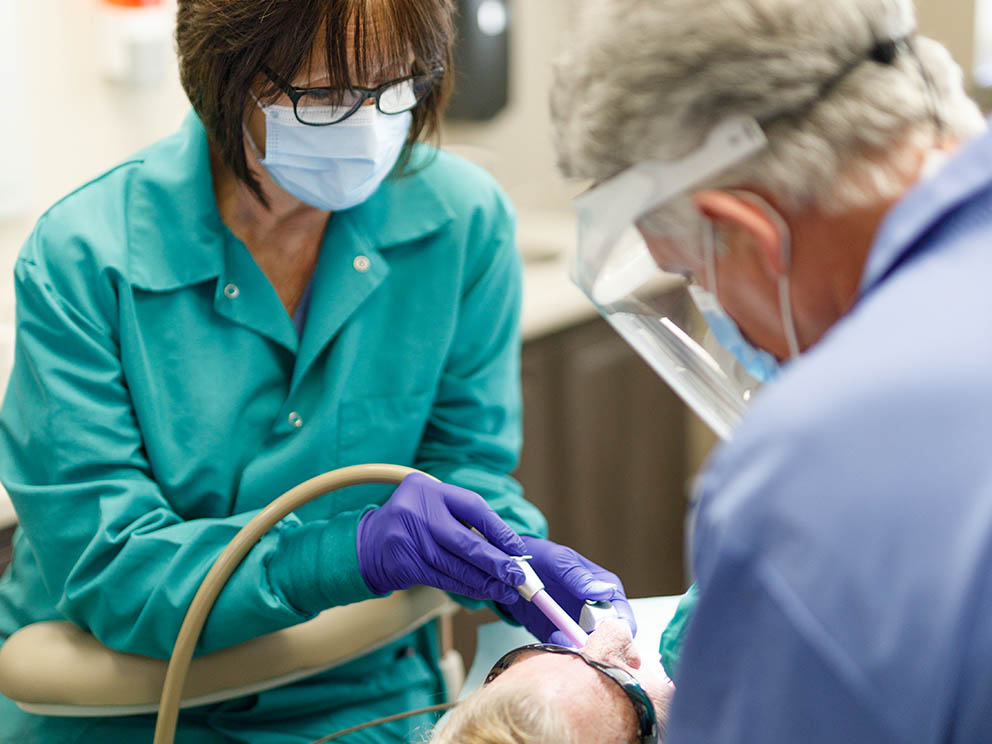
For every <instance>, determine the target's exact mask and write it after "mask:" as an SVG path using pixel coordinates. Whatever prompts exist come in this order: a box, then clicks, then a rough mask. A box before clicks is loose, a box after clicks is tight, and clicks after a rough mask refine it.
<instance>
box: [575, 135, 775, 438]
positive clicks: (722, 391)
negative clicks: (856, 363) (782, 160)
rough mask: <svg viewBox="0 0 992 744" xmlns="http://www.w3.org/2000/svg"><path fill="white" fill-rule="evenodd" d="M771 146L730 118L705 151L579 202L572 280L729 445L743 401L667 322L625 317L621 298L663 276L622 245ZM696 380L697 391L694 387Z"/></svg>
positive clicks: (631, 176)
mask: <svg viewBox="0 0 992 744" xmlns="http://www.w3.org/2000/svg"><path fill="white" fill-rule="evenodd" d="M767 145H768V140H767V138H766V137H765V133H764V131H763V130H762V128H761V125H760V124H759V123H758V122H757V121H756V120H755V119H754V118H752V117H748V116H735V117H731V118H729V119H727V120H725V121H723V122H721V123H720V124H717V125H716V126H715V127H713V129H712V130H710V132H709V133H708V134H707V137H706V140H705V142H704V143H703V144H702V146H700V147H699V148H697V149H696V150H694V151H693V152H691V153H689V154H688V155H686V156H685V157H683V158H680V159H678V160H670V161H660V160H652V161H647V162H643V163H638V164H636V165H633V166H631V167H630V168H628V169H626V170H625V171H623V172H621V173H620V174H618V175H617V176H614V177H613V178H611V179H609V180H607V181H605V182H603V183H602V184H600V185H598V186H596V187H594V188H593V189H591V190H589V191H588V192H586V193H585V194H583V195H581V196H579V197H578V198H577V199H575V201H574V208H575V210H576V213H577V215H578V221H579V245H578V250H577V252H576V255H575V260H574V262H573V264H572V280H573V281H574V282H575V283H576V284H577V285H578V286H579V288H580V289H581V290H582V291H583V292H584V293H585V294H586V296H587V297H589V299H590V300H591V301H592V302H593V304H594V305H595V306H596V308H597V309H598V310H599V311H600V313H601V314H602V315H603V317H604V318H606V320H607V321H608V322H609V323H610V324H611V325H612V326H613V327H614V329H616V330H617V332H618V333H620V335H621V336H623V337H624V338H625V339H626V340H627V342H628V343H630V344H631V346H633V347H634V349H635V350H636V351H637V352H638V353H639V354H640V355H641V356H642V357H643V358H644V360H645V361H646V362H647V363H648V364H649V365H650V366H651V367H652V368H653V369H654V370H655V372H656V373H657V374H658V375H659V376H660V377H661V378H662V379H663V380H665V382H666V383H668V385H669V386H670V387H671V388H672V389H673V390H674V391H675V392H676V394H678V395H679V396H680V397H681V398H682V399H683V400H684V401H685V402H686V403H687V404H688V405H689V406H690V407H691V408H692V409H693V410H694V411H695V412H696V413H697V414H698V415H699V416H700V417H701V418H702V419H703V421H704V422H705V423H706V424H707V425H708V426H709V427H710V428H711V429H712V430H713V431H714V432H715V433H716V434H717V435H718V436H720V437H721V438H723V439H727V438H729V436H730V433H731V432H732V431H733V429H734V428H735V427H736V425H737V424H738V423H739V421H740V419H741V418H742V417H743V415H744V412H745V410H746V405H745V402H744V400H743V398H741V397H740V396H738V395H736V393H735V391H734V388H733V386H732V385H731V384H730V383H729V382H728V380H727V378H726V375H725V374H724V372H723V370H721V369H720V367H719V366H718V365H717V364H716V363H715V362H714V361H713V359H712V357H710V356H709V355H708V354H707V352H706V351H705V350H703V349H702V348H701V347H700V346H699V344H697V343H696V342H695V341H694V340H693V339H692V338H691V337H689V336H688V335H687V334H685V333H684V332H683V331H682V329H680V328H679V327H678V325H676V324H675V323H673V322H671V321H670V319H669V318H665V317H661V318H658V319H657V320H658V324H657V325H653V326H652V327H651V328H648V327H647V324H646V322H645V320H644V318H642V317H640V316H638V315H636V314H634V313H625V312H623V311H622V310H620V308H619V306H618V304H617V303H618V302H620V300H621V298H623V297H625V296H627V295H629V294H631V293H632V292H633V291H634V290H636V289H637V288H638V287H640V286H641V285H642V284H644V282H645V279H646V277H650V276H651V274H652V273H654V272H660V271H661V269H660V268H659V267H658V266H657V264H656V263H655V262H654V259H653V258H652V257H651V255H650V253H649V252H648V251H647V249H646V246H644V245H643V242H642V241H641V242H640V244H639V245H638V242H637V241H635V242H632V243H631V244H630V245H631V249H630V250H626V249H625V247H624V238H625V237H626V236H625V233H627V232H628V231H631V230H633V229H635V223H636V221H637V220H638V219H640V218H641V217H644V216H645V215H647V214H649V213H650V212H651V211H653V210H654V209H657V208H658V207H659V206H661V205H663V204H665V203H667V202H669V201H671V200H672V199H674V198H675V197H677V196H679V195H681V194H684V193H686V192H687V191H689V190H690V189H692V188H693V187H694V186H697V185H698V184H700V183H703V182H704V181H706V180H707V179H708V178H711V177H713V176H715V175H717V174H719V173H721V172H723V171H726V170H727V169H728V168H730V167H732V166H734V165H737V164H738V163H740V162H743V161H744V160H745V159H747V158H748V157H750V156H751V155H753V154H755V153H757V152H759V151H761V150H762V149H764V148H765V147H766V146H767ZM625 250H626V252H625ZM618 254H619V255H618ZM608 262H609V263H610V265H609V266H608V265H607V264H608ZM687 371H688V372H691V375H690V376H687V375H686V372H687ZM694 379H695V380H697V381H698V384H693V380H694Z"/></svg>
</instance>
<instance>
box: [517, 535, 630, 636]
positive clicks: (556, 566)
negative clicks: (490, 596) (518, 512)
mask: <svg viewBox="0 0 992 744" xmlns="http://www.w3.org/2000/svg"><path fill="white" fill-rule="evenodd" d="M522 539H523V541H524V545H525V547H526V551H525V553H524V555H530V556H533V557H532V558H531V559H530V565H531V566H532V567H533V568H534V570H535V571H536V572H537V575H538V576H539V577H540V578H541V581H543V582H544V590H545V591H546V592H548V594H550V595H551V598H552V599H554V600H555V601H556V602H557V603H558V604H560V605H561V606H562V609H564V610H565V612H567V613H568V614H569V615H571V616H572V617H573V618H574V619H575V620H576V622H577V621H578V619H579V613H580V612H581V611H582V605H583V604H584V602H585V600H587V599H594V600H611V601H612V602H613V606H614V607H615V608H616V610H617V613H618V614H619V615H620V617H621V618H623V619H624V620H626V621H627V622H628V623H630V629H631V632H633V633H637V622H636V621H635V620H634V611H633V610H632V609H631V608H630V604H629V603H628V602H627V597H626V595H625V594H624V592H623V584H621V583H620V579H618V578H617V576H616V574H614V573H610V572H609V571H607V570H606V569H605V568H603V567H602V566H597V565H596V564H595V563H593V562H592V561H590V560H589V559H588V558H585V557H583V556H581V555H579V554H578V553H576V552H575V551H574V550H572V549H571V548H568V547H565V546H564V545H559V544H557V543H553V542H551V541H550V540H542V539H540V538H537V537H524V538H522ZM500 608H501V609H502V610H503V611H504V612H505V613H507V614H508V615H510V617H512V618H513V619H514V620H516V621H517V622H518V623H520V624H521V625H523V626H524V627H525V628H527V630H529V631H530V632H531V633H533V634H534V636H535V637H537V638H538V639H539V640H541V641H542V642H544V643H557V644H558V645H560V646H572V645H574V644H573V643H572V642H571V641H569V640H568V638H566V637H565V634H564V633H562V632H561V631H560V630H558V629H557V628H556V627H555V626H554V625H552V624H551V621H550V620H548V619H547V618H546V617H545V616H544V614H543V613H542V612H541V611H540V610H539V609H537V607H535V606H534V605H533V603H531V602H528V601H527V600H525V599H523V598H522V597H520V595H517V599H516V601H514V602H512V603H511V602H501V603H500Z"/></svg>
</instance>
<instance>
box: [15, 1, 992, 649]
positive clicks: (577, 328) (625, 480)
mask: <svg viewBox="0 0 992 744" xmlns="http://www.w3.org/2000/svg"><path fill="white" fill-rule="evenodd" d="M458 6H459V20H458V28H459V46H458V54H457V58H458V61H459V73H458V78H457V85H456V94H455V99H454V100H453V102H452V106H451V109H450V112H449V113H450V115H449V116H448V118H447V120H446V122H445V126H444V132H443V138H442V143H443V146H444V147H446V148H447V149H450V150H452V151H454V152H456V153H458V154H460V155H462V156H464V157H466V158H468V159H470V160H473V161H475V162H477V163H479V164H480V165H482V166H483V167H485V168H487V169H488V170H489V171H491V172H492V173H493V174H494V175H495V177H496V178H497V179H498V180H499V181H500V183H501V184H502V185H503V187H504V188H505V189H506V190H507V192H508V193H509V195H510V197H511V199H512V200H513V201H514V203H515V204H516V206H517V209H518V212H519V247H520V250H521V253H522V254H523V257H524V261H525V300H524V318H523V325H524V327H523V332H524V341H525V343H524V350H523V384H524V400H525V440H524V441H525V445H524V453H523V457H522V461H521V466H520V469H519V471H518V473H517V475H518V477H519V478H520V480H521V481H522V482H523V484H524V486H525V487H526V489H527V494H528V497H529V498H530V499H531V500H532V501H534V502H535V503H537V504H538V505H539V506H540V507H541V508H542V509H543V510H544V512H545V514H546V515H547V516H548V518H549V521H550V524H551V537H552V538H553V539H555V540H558V541H560V542H565V543H568V544H570V545H572V546H573V547H575V548H576V549H578V550H579V551H581V552H583V553H585V554H586V555H588V556H589V557H590V558H592V559H594V560H596V561H598V562H600V563H602V564H604V565H606V566H608V567H610V568H611V569H612V570H614V571H616V572H617V573H618V574H619V575H620V576H621V577H622V578H623V580H624V582H625V584H626V586H627V589H628V593H629V594H631V595H632V596H653V595H659V594H674V593H678V592H680V591H681V590H682V589H683V588H684V586H685V572H684V562H683V548H682V542H683V541H682V536H683V521H684V516H685V507H686V499H687V495H688V493H689V489H690V485H691V481H692V478H693V476H694V474H695V473H696V471H697V469H698V467H699V464H700V462H701V461H702V460H703V459H704V458H705V455H706V453H707V451H708V450H709V448H710V447H711V445H712V438H711V436H709V435H708V433H707V432H706V431H705V430H704V428H703V427H702V425H701V424H699V422H698V421H697V420H696V419H695V417H694V416H693V415H692V414H691V413H689V412H688V410H687V409H686V408H685V407H684V406H683V405H682V404H681V403H680V401H679V400H678V399H677V398H675V396H674V395H673V394H671V393H670V392H669V391H668V390H667V388H666V387H665V386H664V384H663V383H661V382H660V381H659V380H658V378H656V377H655V375H654V373H653V372H651V371H650V370H649V369H648V368H647V367H646V365H644V364H643V363H641V362H640V360H639V359H638V358H636V357H635V356H634V353H633V352H632V351H631V350H630V349H629V347H628V346H627V344H626V343H625V342H624V341H622V340H621V339H620V338H619V337H618V336H616V335H615V334H614V333H613V332H612V331H611V330H610V329H609V328H608V327H607V326H606V324H605V322H604V321H602V320H600V319H599V318H598V317H597V316H596V313H595V311H594V310H593V308H592V306H591V305H590V304H589V303H588V302H587V301H586V300H585V298H584V297H583V296H582V295H581V294H580V293H579V292H578V290H577V289H575V288H573V287H572V286H571V284H570V282H569V281H568V278H567V265H568V258H569V254H570V252H571V250H572V245H573V243H574V239H575V229H574V224H573V219H572V216H571V214H570V212H569V198H570V196H571V195H572V194H573V193H574V192H575V191H576V189H577V187H576V186H574V185H568V184H565V183H563V182H562V181H561V180H560V179H559V178H558V177H557V175H556V173H555V170H554V157H553V152H552V147H551V140H550V125H549V116H548V110H547V91H548V88H549V86H550V84H551V70H550V64H551V60H552V59H553V56H554V53H555V50H556V49H557V48H558V46H559V44H560V43H561V39H562V37H563V34H564V33H566V31H567V28H568V24H569V15H570V8H571V2H570V0H458ZM917 7H918V14H919V21H920V23H919V25H920V31H921V33H923V34H924V35H927V36H931V37H933V38H936V39H937V40H939V41H941V42H943V43H944V44H945V45H946V46H947V47H948V48H949V49H950V50H951V53H952V54H953V55H954V57H955V58H956V59H957V61H958V63H959V64H960V65H961V66H962V68H963V69H964V71H965V75H966V77H967V79H968V80H969V85H970V86H971V88H972V92H973V94H974V96H975V97H976V98H977V99H978V100H979V102H980V103H982V104H983V108H985V109H986V110H987V109H988V108H989V105H988V104H989V103H992V93H990V92H989V91H990V88H988V87H986V86H992V0H919V2H918V3H917ZM174 14H175V5H174V0H114V2H111V1H110V0H0V71H2V74H3V89H4V94H5V95H4V97H3V98H4V101H3V103H2V104H0V114H2V115H0V143H3V144H4V145H5V151H4V157H3V164H2V166H0V384H3V386H4V387H5V386H6V378H7V374H8V372H9V365H10V360H11V352H12V341H13V304H14V302H13V292H12V289H11V287H12V267H13V263H14V260H15V257H16V255H17V252H18V250H19V248H20V246H21V244H22V242H23V241H24V239H25V238H26V237H27V235H28V233H29V232H30V230H31V228H32V225H33V224H34V222H35V220H36V219H37V218H38V216H39V215H40V214H41V213H42V211H43V210H44V209H46V208H47V207H48V206H49V205H50V204H51V203H52V202H54V201H55V200H57V199H58V198H60V197H61V196H63V195H65V194H66V193H68V192H69V191H71V190H72V189H74V188H76V187H77V186H79V185H81V184H83V183H85V182H86V181H87V180H88V179H90V178H92V177H94V176H96V175H98V174H99V173H101V172H102V171H104V170H106V169H107V168H109V167H110V166H112V165H113V164H114V163H116V162H117V161H119V160H120V159H122V158H124V157H125V156H127V155H128V154H130V153H131V152H133V151H135V150H137V149H139V148H141V147H142V146H144V145H146V144H148V143H150V142H152V141H154V140H156V139H158V138H160V137H163V136H165V135H167V134H169V133H171V132H172V131H174V130H175V129H176V128H177V127H178V126H179V124H180V122H181V120H182V118H183V116H184V115H185V113H186V111H187V108H188V104H187V101H186V98H185V95H184V94H183V91H182V89H181V87H180V85H179V80H178V72H177V67H176V60H175V55H174V51H173V45H172V39H171V35H172V22H173V17H174ZM14 521H15V515H14V513H13V509H12V508H11V507H10V504H9V501H8V500H7V499H6V496H5V494H3V493H2V490H0V567H2V565H3V564H4V563H5V551H7V550H9V547H8V544H9V535H10V532H11V531H12V525H13V524H14ZM483 619H487V614H486V613H484V612H478V613H466V615H465V616H464V617H463V618H461V619H460V621H459V623H458V625H457V628H456V635H457V642H458V645H459V647H460V648H462V650H463V651H464V652H465V653H466V655H468V656H470V655H471V652H472V644H473V641H472V633H471V629H472V627H473V626H474V625H475V624H476V623H478V622H480V621H482V620H483Z"/></svg>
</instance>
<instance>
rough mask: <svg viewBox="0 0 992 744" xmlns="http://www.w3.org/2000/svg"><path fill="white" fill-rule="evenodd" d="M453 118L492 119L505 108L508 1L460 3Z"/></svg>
mask: <svg viewBox="0 0 992 744" xmlns="http://www.w3.org/2000/svg"><path fill="white" fill-rule="evenodd" d="M456 6H457V16H456V19H455V24H456V34H457V38H456V43H455V92H454V95H453V96H452V98H451V103H450V105H449V106H448V110H447V116H448V117H450V118H452V119H467V120H470V121H480V120H484V119H490V118H492V117H493V116H495V115H496V114H497V113H499V111H500V110H501V109H502V108H503V107H504V106H506V102H507V97H508V89H509V68H510V8H509V5H508V2H507V0H457V2H456Z"/></svg>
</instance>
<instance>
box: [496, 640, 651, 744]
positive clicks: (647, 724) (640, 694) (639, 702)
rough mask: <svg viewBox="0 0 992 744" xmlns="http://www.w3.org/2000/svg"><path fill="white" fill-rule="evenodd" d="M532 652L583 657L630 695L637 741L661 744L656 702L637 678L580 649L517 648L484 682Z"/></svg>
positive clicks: (537, 645) (550, 646)
mask: <svg viewBox="0 0 992 744" xmlns="http://www.w3.org/2000/svg"><path fill="white" fill-rule="evenodd" d="M531 651H537V652H540V653H549V654H562V655H565V656H576V657H578V658H580V659H582V661H584V662H585V663H586V664H588V665H589V666H591V667H592V668H593V669H595V670H596V671H597V672H599V673H600V674H603V675H605V676H606V677H608V678H609V680H610V681H611V682H612V683H613V684H615V685H617V686H618V687H619V688H620V689H621V690H623V693H624V695H626V696H627V699H628V700H629V701H630V704H631V705H632V706H633V708H634V715H635V717H636V718H637V725H638V741H640V742H641V744H658V742H660V741H661V732H660V730H659V728H658V718H657V716H656V715H655V710H654V705H653V704H652V703H651V698H649V697H648V696H647V693H646V692H644V690H643V688H642V687H641V685H640V683H639V682H638V681H637V679H636V678H635V677H634V676H633V675H632V674H630V673H629V672H627V671H626V670H624V669H621V668H620V667H615V666H612V665H610V664H603V663H602V662H599V661H596V660H595V659H590V658H589V657H588V656H586V655H585V654H583V653H582V652H581V651H577V650H576V649H574V648H568V647H566V646H556V645H554V644H552V643H532V644H530V645H528V646H521V647H520V648H515V649H513V650H512V651H510V652H509V653H507V654H505V655H504V656H503V657H502V658H500V660H499V661H497V662H496V663H495V664H493V668H492V669H491V670H490V671H489V674H488V675H487V676H486V681H485V682H484V683H483V684H484V685H488V684H489V683H490V682H492V681H493V680H494V679H496V678H497V677H498V676H499V675H501V674H502V673H503V672H505V671H506V670H507V669H509V668H510V667H511V666H512V665H513V663H514V662H516V661H517V660H518V659H519V658H520V657H521V656H522V655H523V654H526V653H529V652H531Z"/></svg>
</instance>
